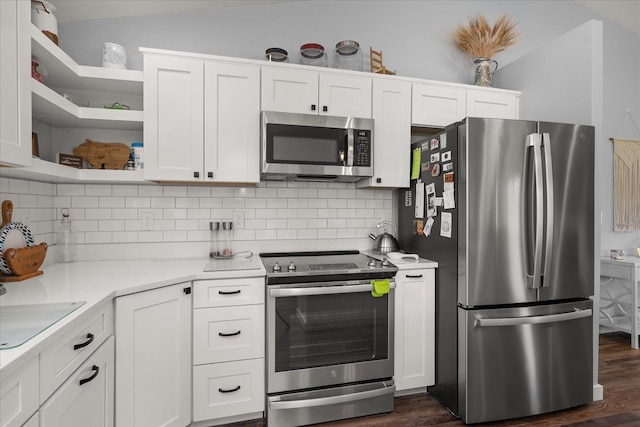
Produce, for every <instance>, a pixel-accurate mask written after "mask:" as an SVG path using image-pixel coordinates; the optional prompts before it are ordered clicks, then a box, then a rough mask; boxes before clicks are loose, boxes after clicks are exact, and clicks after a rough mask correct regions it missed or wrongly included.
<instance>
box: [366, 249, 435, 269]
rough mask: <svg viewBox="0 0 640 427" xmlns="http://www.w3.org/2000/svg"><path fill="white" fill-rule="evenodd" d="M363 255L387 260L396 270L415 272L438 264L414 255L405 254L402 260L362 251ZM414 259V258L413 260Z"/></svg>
mask: <svg viewBox="0 0 640 427" xmlns="http://www.w3.org/2000/svg"><path fill="white" fill-rule="evenodd" d="M362 253H363V254H365V255H367V256H370V257H371V258H375V259H377V260H383V259H385V258H386V259H388V260H389V262H391V263H392V264H393V265H395V266H396V267H398V270H417V269H421V268H437V267H438V262H437V261H432V260H429V259H425V258H420V257H418V256H417V255H414V254H405V256H404V257H403V258H392V257H391V256H389V255H388V254H377V253H375V252H372V251H363V252H362ZM414 257H415V258H414Z"/></svg>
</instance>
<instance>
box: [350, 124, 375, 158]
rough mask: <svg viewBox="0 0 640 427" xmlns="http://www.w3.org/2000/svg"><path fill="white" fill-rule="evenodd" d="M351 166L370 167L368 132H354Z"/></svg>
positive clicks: (369, 136)
mask: <svg viewBox="0 0 640 427" xmlns="http://www.w3.org/2000/svg"><path fill="white" fill-rule="evenodd" d="M353 166H366V167H369V166H371V131H370V130H363V129H355V130H354V144H353Z"/></svg>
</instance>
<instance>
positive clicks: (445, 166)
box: [442, 162, 453, 172]
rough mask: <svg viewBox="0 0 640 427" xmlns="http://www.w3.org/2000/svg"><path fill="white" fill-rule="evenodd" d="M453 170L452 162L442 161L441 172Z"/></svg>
mask: <svg viewBox="0 0 640 427" xmlns="http://www.w3.org/2000/svg"><path fill="white" fill-rule="evenodd" d="M452 170H453V162H449V163H443V165H442V172H451V171H452Z"/></svg>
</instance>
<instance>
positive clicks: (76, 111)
mask: <svg viewBox="0 0 640 427" xmlns="http://www.w3.org/2000/svg"><path fill="white" fill-rule="evenodd" d="M31 94H32V95H31V103H32V107H31V108H32V115H33V117H34V118H36V119H38V120H41V121H43V122H45V123H48V124H50V125H52V126H62V127H82V128H99V129H123V130H142V123H143V120H144V113H143V112H142V111H135V110H110V109H107V108H87V107H79V106H77V105H75V104H74V103H72V102H71V101H69V100H67V99H65V98H64V97H63V96H61V95H59V94H58V93H56V92H55V91H53V90H52V89H50V88H48V87H47V86H45V85H43V84H42V83H40V82H38V81H36V80H35V79H32V83H31Z"/></svg>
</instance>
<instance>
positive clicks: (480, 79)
mask: <svg viewBox="0 0 640 427" xmlns="http://www.w3.org/2000/svg"><path fill="white" fill-rule="evenodd" d="M473 63H474V64H476V77H475V81H474V82H473V84H474V85H476V86H487V87H491V84H492V83H493V73H495V72H496V70H497V69H498V63H497V62H496V61H494V60H493V59H488V58H479V57H478V58H473ZM492 63H493V64H494V65H495V68H494V69H493V70H492V69H491V64H492Z"/></svg>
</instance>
